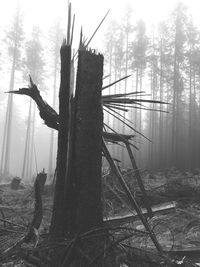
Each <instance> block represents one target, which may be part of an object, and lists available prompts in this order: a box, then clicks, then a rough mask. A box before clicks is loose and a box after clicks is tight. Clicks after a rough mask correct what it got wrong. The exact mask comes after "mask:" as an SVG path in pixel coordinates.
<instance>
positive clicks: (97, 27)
mask: <svg viewBox="0 0 200 267" xmlns="http://www.w3.org/2000/svg"><path fill="white" fill-rule="evenodd" d="M109 12H110V9H109V10H108V11H107V13H106V15H105V16H104V17H103V19H102V20H101V22H100V23H99V25H98V26H97V28H96V30H95V31H94V33H93V34H92V36H91V37H90V39H89V41H88V42H87V44H86V45H85V48H87V47H88V45H89V44H90V42H91V41H92V39H93V38H94V36H95V34H96V33H97V31H98V30H99V28H100V27H101V25H102V23H103V22H104V20H105V19H106V17H107V15H108V13H109Z"/></svg>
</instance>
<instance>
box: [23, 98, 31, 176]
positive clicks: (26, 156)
mask: <svg viewBox="0 0 200 267" xmlns="http://www.w3.org/2000/svg"><path fill="white" fill-rule="evenodd" d="M31 110H32V100H31V99H30V102H29V114H28V121H27V129H26V141H25V149H24V160H23V166H22V179H23V180H27V178H28V177H27V175H28V168H29V151H30V133H31V114H32V112H31Z"/></svg>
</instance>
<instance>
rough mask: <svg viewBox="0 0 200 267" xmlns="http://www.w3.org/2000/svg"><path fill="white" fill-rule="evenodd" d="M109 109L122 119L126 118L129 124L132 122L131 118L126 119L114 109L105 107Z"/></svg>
mask: <svg viewBox="0 0 200 267" xmlns="http://www.w3.org/2000/svg"><path fill="white" fill-rule="evenodd" d="M107 108H108V109H109V110H111V111H112V112H114V113H116V114H117V115H118V116H120V117H122V118H123V119H124V120H126V121H127V122H129V123H130V124H132V125H133V124H134V123H133V122H132V121H131V120H129V119H127V118H126V117H125V116H124V115H122V114H120V113H119V112H117V111H116V110H114V109H113V108H111V107H107Z"/></svg>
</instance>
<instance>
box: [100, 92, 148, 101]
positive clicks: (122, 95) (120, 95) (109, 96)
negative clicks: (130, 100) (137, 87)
mask: <svg viewBox="0 0 200 267" xmlns="http://www.w3.org/2000/svg"><path fill="white" fill-rule="evenodd" d="M140 93H145V92H144V91H141V92H131V93H122V94H113V95H103V96H102V100H104V99H106V98H108V99H110V98H115V97H124V96H129V95H135V94H140ZM142 96H147V94H146V95H142Z"/></svg>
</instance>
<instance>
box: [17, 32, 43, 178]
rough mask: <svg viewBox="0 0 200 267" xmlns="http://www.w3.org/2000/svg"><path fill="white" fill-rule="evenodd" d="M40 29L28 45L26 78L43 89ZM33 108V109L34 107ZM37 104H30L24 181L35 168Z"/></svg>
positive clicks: (23, 170) (23, 173) (23, 171)
mask: <svg viewBox="0 0 200 267" xmlns="http://www.w3.org/2000/svg"><path fill="white" fill-rule="evenodd" d="M40 35H41V32H40V29H39V28H38V27H33V30H32V39H31V40H30V41H28V42H27V44H26V58H25V61H24V63H25V69H24V77H25V79H27V80H28V78H29V76H28V73H29V74H30V75H31V77H32V79H33V80H34V81H35V82H36V83H37V84H38V85H39V86H41V87H42V88H44V87H43V85H44V64H45V63H44V59H43V54H42V52H43V48H42V45H41V42H40ZM32 106H33V107H32ZM35 109H36V106H35V104H33V105H32V103H31V102H30V106H29V115H28V123H27V131H26V144H25V151H24V160H23V169H22V179H26V180H28V179H30V178H31V176H32V167H33V153H34V136H35Z"/></svg>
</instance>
